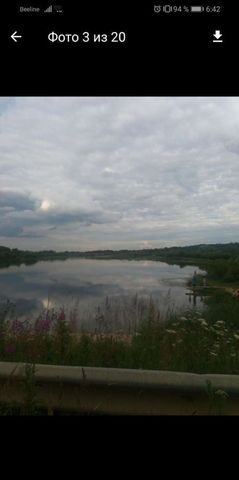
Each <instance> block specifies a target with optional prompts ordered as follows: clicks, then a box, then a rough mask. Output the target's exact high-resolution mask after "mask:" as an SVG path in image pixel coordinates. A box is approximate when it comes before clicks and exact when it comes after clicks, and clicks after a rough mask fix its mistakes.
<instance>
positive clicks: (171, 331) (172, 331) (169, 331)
mask: <svg viewBox="0 0 239 480" xmlns="http://www.w3.org/2000/svg"><path fill="white" fill-rule="evenodd" d="M165 332H168V333H177V332H175V330H165Z"/></svg>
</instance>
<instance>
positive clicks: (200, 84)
mask: <svg viewBox="0 0 239 480" xmlns="http://www.w3.org/2000/svg"><path fill="white" fill-rule="evenodd" d="M9 3H10V2H9ZM59 3H61V4H62V5H63V7H64V13H63V14H57V13H54V14H44V13H41V14H34V13H26V14H25V13H24V14H23V13H19V11H18V10H19V8H17V4H15V5H12V6H10V5H9V7H8V9H7V10H6V9H5V11H4V12H3V10H2V11H1V30H0V36H1V38H0V40H1V48H2V60H1V63H2V68H1V70H2V73H1V87H0V93H1V94H2V95H237V94H238V91H239V86H238V74H237V60H236V59H237V56H238V46H239V34H238V33H237V30H238V27H237V25H236V23H237V13H238V12H237V11H236V8H237V10H238V7H235V6H233V4H231V5H230V2H229V1H228V2H227V4H225V5H224V6H223V10H222V13H221V14H204V13H202V14H201V13H198V14H197V13H194V14H193V13H192V14H183V13H178V14H163V13H162V14H155V13H154V12H153V5H154V4H155V3H156V4H159V1H157V2H151V1H149V0H145V2H137V1H135V0H132V1H128V2H126V1H121V2H115V1H111V2H107V1H105V0H102V1H90V2H89V1H87V2H82V1H78V2H75V3H77V4H78V6H76V5H75V4H74V3H73V2H71V1H69V0H68V1H67V2H66V1H65V5H64V2H63V1H62V0H61V1H58V0H57V4H59ZM160 3H161V4H166V3H169V4H173V3H174V4H177V5H179V4H181V5H190V4H191V3H192V4H194V5H195V1H191V2H188V0H187V1H186V2H179V1H178V2H176V1H175V2H172V1H170V2H160ZM197 3H199V4H200V2H197ZM218 3H219V4H221V5H222V2H218ZM218 3H217V2H216V1H215V2H210V1H209V2H201V4H203V5H206V4H207V5H210V4H214V5H218ZM224 3H226V2H224ZM18 5H26V6H29V5H32V6H34V5H36V6H43V7H47V6H48V5H49V3H45V4H43V3H41V2H37V1H34V2H31V1H29V2H21V1H20V2H19V4H18ZM117 30H118V31H125V32H126V34H127V41H126V43H125V44H124V43H118V44H116V43H114V44H112V43H111V44H108V43H93V42H91V43H88V44H86V43H85V44H83V43H81V44H74V43H73V44H72V43H70V44H69V43H64V44H63V43H58V42H55V43H51V42H49V41H48V39H47V36H48V34H49V33H50V32H52V31H55V32H57V33H80V32H84V31H89V32H90V33H91V34H93V33H105V32H111V31H117ZM215 30H221V31H222V33H223V39H224V42H223V43H218V44H213V42H212V39H213V33H214V32H215ZM14 31H17V32H18V34H21V35H22V39H20V40H18V42H14V41H13V40H12V39H11V34H12V33H13V32H14Z"/></svg>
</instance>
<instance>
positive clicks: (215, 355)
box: [209, 352, 217, 357]
mask: <svg viewBox="0 0 239 480" xmlns="http://www.w3.org/2000/svg"><path fill="white" fill-rule="evenodd" d="M209 353H210V355H212V356H213V357H217V353H215V352H209Z"/></svg>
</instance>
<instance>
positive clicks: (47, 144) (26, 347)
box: [0, 0, 239, 417]
mask: <svg viewBox="0 0 239 480" xmlns="http://www.w3.org/2000/svg"><path fill="white" fill-rule="evenodd" d="M1 8H2V10H1V19H0V26H1V28H0V42H1V52H2V55H1V79H0V387H1V388H0V414H1V415H15V416H21V415H24V416H30V415H31V416H39V415H42V416H43V415H44V416H50V415H51V416H65V415H67V416H73V415H74V416H77V415H78V416H80V417H82V416H85V415H90V416H181V415H184V416H185V415H186V416H192V415H193V416H211V415H238V414H239V215H238V201H239V192H238V185H239V163H238V162H239V157H238V155H239V136H238V132H239V97H238V94H239V81H238V80H239V79H238V73H237V60H236V59H237V56H238V46H239V35H238V28H237V25H236V19H237V11H238V7H232V5H229V3H228V2H227V3H226V2H223V1H219V2H216V1H215V2H212V1H208V2H206V1H202V2H201V3H200V2H198V3H197V2H196V1H195V0H191V1H188V0H187V1H184V2H177V1H175V2H174V1H169V2H163V1H161V2H160V1H159V2H156V1H144V2H140V3H139V2H136V1H131V2H124V1H122V2H106V1H101V2H99V1H98V2H78V5H77V6H76V5H74V4H73V2H71V1H64V0H59V4H58V0H57V3H55V2H51V1H49V2H44V1H40V0H39V1H37V0H32V1H31V0H29V1H25V0H22V1H18V2H16V3H15V5H3V7H1Z"/></svg>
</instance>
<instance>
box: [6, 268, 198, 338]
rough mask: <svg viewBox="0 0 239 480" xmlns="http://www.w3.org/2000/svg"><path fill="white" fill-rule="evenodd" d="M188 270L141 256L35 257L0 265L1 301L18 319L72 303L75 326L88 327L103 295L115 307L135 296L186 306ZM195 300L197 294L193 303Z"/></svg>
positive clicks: (163, 307)
mask: <svg viewBox="0 0 239 480" xmlns="http://www.w3.org/2000/svg"><path fill="white" fill-rule="evenodd" d="M194 270H195V267H193V266H187V267H184V268H180V267H179V266H177V265H167V264H166V263H163V262H154V261H145V260H141V261H140V260H139V261H132V260H131V261H128V260H91V259H68V260H64V261H57V260H56V261H52V262H41V261H40V262H38V263H36V264H34V265H31V266H29V265H27V266H26V265H21V266H11V267H8V268H2V269H0V291H1V302H2V303H3V304H4V303H5V302H6V300H7V299H9V300H10V301H11V302H12V303H13V304H14V305H15V313H17V314H18V317H19V316H21V317H22V318H24V317H26V316H28V317H29V316H30V318H31V316H34V317H36V315H37V314H39V312H40V311H41V310H42V309H46V308H53V307H55V308H60V307H65V308H67V309H68V310H69V309H70V310H74V308H76V306H77V316H76V319H77V324H78V326H79V327H82V326H84V327H85V328H89V329H92V328H97V324H95V322H93V319H94V318H95V314H96V312H97V307H99V306H101V307H102V306H104V304H105V301H106V298H108V301H109V302H111V304H112V305H115V309H117V310H120V311H121V310H122V307H123V306H124V305H125V304H126V305H127V304H130V302H131V301H132V300H133V299H134V297H135V295H138V296H139V298H144V299H145V300H146V301H147V300H148V299H149V298H150V297H152V298H153V299H154V300H155V301H156V303H157V304H158V307H159V308H160V309H161V310H162V312H163V311H164V312H165V310H167V309H168V308H171V309H175V308H179V307H182V306H190V303H189V297H187V296H186V295H185V294H186V291H188V290H187V289H186V282H187V280H189V279H190V278H191V277H192V275H193V273H194ZM199 273H200V271H199ZM190 300H191V298H190ZM201 303H202V299H201V298H199V299H198V304H199V305H200V304H201ZM114 317H115V312H114ZM121 317H122V318H121V321H120V318H118V317H117V324H116V325H114V322H113V324H112V327H113V329H115V328H117V327H118V328H121V329H123V328H124V327H125V328H126V329H128V325H127V323H124V322H126V319H125V318H124V315H123V312H121Z"/></svg>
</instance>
